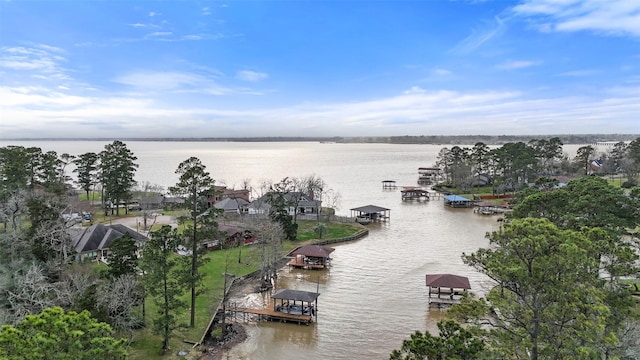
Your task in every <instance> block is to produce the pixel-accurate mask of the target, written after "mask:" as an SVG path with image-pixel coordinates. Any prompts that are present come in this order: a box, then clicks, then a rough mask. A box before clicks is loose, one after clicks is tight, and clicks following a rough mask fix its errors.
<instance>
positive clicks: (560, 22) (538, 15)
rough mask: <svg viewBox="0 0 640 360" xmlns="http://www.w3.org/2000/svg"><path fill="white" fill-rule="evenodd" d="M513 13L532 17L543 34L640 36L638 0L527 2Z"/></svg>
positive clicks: (532, 0) (639, 6)
mask: <svg viewBox="0 0 640 360" xmlns="http://www.w3.org/2000/svg"><path fill="white" fill-rule="evenodd" d="M513 12H514V13H515V14H516V15H519V16H524V17H532V18H533V19H534V20H535V21H536V23H537V26H538V28H539V29H540V30H541V31H566V32H571V31H582V30H588V31H594V32H597V33H604V34H608V35H618V36H619V35H626V36H633V37H640V2H638V1H635V0H606V1H602V0H563V1H558V0H525V1H523V2H522V3H521V4H519V5H517V6H515V7H514V8H513Z"/></svg>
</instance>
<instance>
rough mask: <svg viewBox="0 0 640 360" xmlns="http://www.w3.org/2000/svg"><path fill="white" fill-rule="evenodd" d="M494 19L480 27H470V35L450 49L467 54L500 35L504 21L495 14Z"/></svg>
mask: <svg viewBox="0 0 640 360" xmlns="http://www.w3.org/2000/svg"><path fill="white" fill-rule="evenodd" d="M494 20H495V21H494V22H493V23H490V24H484V26H483V27H481V28H475V29H472V31H471V35H469V36H468V37H466V38H465V39H464V40H462V41H461V42H460V43H458V44H457V45H456V46H455V47H454V48H453V49H452V50H451V51H452V52H453V53H454V54H468V53H471V52H473V51H474V50H476V49H477V48H479V47H480V46H482V45H483V44H484V43H486V42H488V41H490V40H491V39H493V38H494V37H496V36H498V35H500V34H501V33H502V32H503V30H504V26H505V24H504V21H503V20H502V19H500V18H499V17H497V16H496V17H495V18H494Z"/></svg>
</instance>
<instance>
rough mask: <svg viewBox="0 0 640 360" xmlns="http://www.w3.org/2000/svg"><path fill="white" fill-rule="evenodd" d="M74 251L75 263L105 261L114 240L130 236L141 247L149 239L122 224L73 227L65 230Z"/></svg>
mask: <svg viewBox="0 0 640 360" xmlns="http://www.w3.org/2000/svg"><path fill="white" fill-rule="evenodd" d="M67 231H68V232H69V235H70V236H71V243H72V245H73V247H74V249H75V251H76V253H77V254H76V261H77V262H86V261H105V262H106V261H107V258H108V257H109V247H110V246H111V244H112V243H113V241H114V240H116V239H119V238H121V237H123V236H124V235H125V234H127V233H128V234H130V235H131V237H132V238H133V240H134V241H136V243H138V244H139V245H143V244H144V243H145V242H146V241H147V240H149V238H147V237H146V236H144V235H142V234H141V233H139V232H137V231H135V230H133V229H131V228H129V227H127V226H124V225H122V224H112V225H105V224H93V225H91V226H89V227H86V228H81V227H73V228H70V229H68V230H67Z"/></svg>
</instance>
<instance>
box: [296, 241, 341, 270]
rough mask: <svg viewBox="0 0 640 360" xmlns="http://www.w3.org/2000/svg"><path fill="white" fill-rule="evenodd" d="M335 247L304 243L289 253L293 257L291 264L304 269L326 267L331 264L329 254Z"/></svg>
mask: <svg viewBox="0 0 640 360" xmlns="http://www.w3.org/2000/svg"><path fill="white" fill-rule="evenodd" d="M334 250H335V249H334V248H331V247H327V246H321V245H304V246H300V247H298V248H297V249H295V250H293V251H292V252H291V253H289V256H291V257H293V259H291V261H289V262H288V265H289V266H292V267H296V268H303V269H325V268H326V267H327V266H329V265H330V264H331V258H330V257H329V255H330V254H331V253H332V252H333V251H334Z"/></svg>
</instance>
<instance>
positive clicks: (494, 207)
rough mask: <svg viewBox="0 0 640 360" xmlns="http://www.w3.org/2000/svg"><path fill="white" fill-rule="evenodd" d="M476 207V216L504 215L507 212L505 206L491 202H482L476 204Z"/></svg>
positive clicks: (474, 210)
mask: <svg viewBox="0 0 640 360" xmlns="http://www.w3.org/2000/svg"><path fill="white" fill-rule="evenodd" d="M475 206H476V208H475V209H473V212H475V213H476V214H481V215H494V214H502V213H504V212H505V208H504V206H502V205H498V204H496V203H492V202H489V201H480V202H478V203H475Z"/></svg>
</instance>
